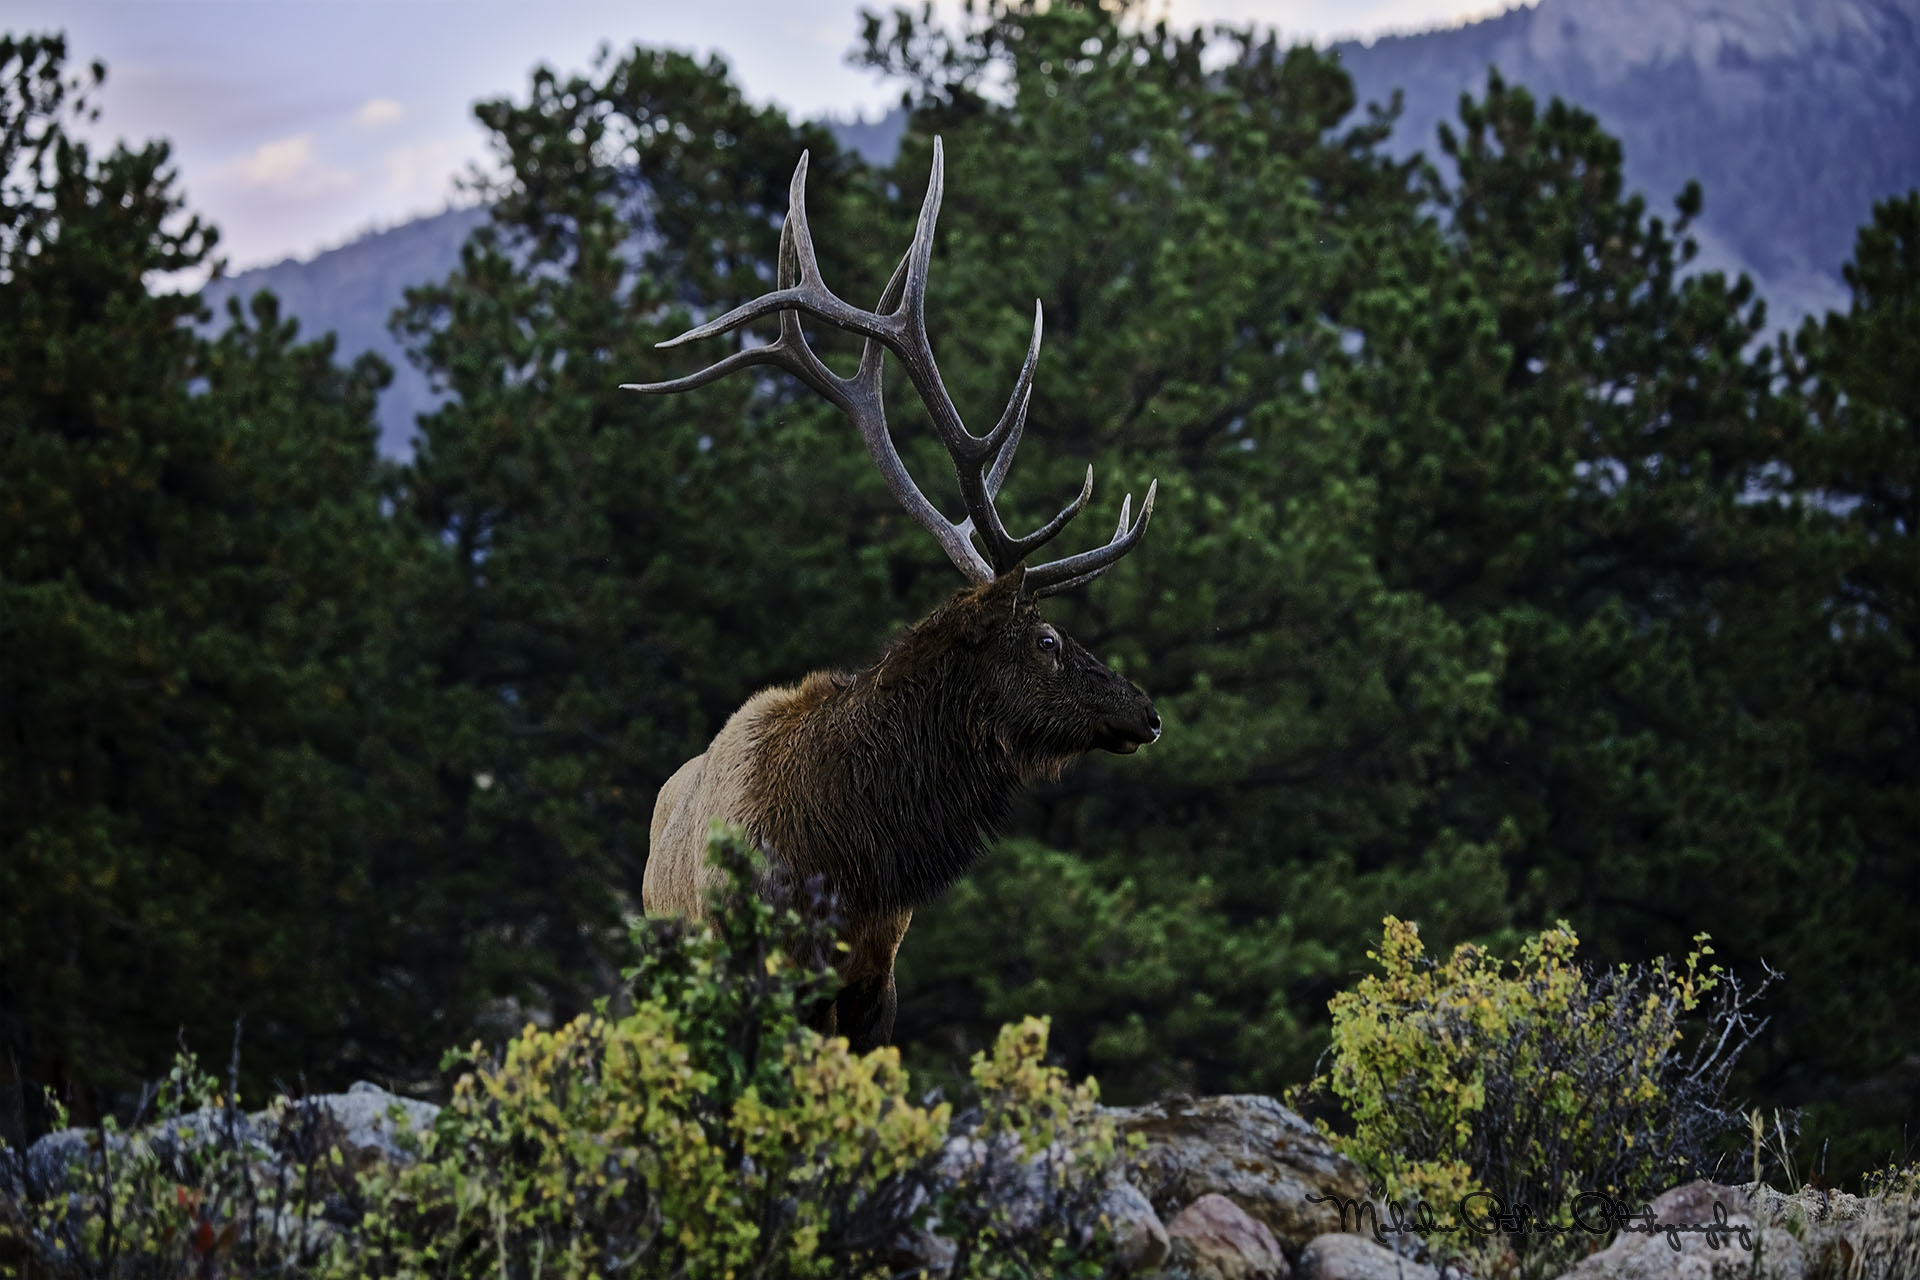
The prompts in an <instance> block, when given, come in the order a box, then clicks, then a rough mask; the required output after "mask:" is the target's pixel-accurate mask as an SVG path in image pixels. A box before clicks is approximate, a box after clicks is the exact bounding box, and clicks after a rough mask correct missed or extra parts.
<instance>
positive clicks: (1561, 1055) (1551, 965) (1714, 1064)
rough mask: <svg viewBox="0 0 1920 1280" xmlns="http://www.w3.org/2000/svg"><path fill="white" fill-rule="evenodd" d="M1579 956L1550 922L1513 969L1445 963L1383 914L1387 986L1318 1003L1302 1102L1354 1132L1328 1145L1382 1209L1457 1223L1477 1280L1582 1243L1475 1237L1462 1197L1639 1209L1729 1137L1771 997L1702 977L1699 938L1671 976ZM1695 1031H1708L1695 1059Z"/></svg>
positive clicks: (1376, 981) (1561, 1256) (1475, 1209)
mask: <svg viewBox="0 0 1920 1280" xmlns="http://www.w3.org/2000/svg"><path fill="white" fill-rule="evenodd" d="M1578 946H1579V939H1578V938H1577V937H1575V935H1574V933H1573V931H1572V930H1571V929H1569V928H1567V927H1566V926H1565V925H1564V924H1562V925H1561V926H1560V927H1559V928H1556V929H1550V930H1548V931H1546V932H1544V933H1541V934H1539V935H1538V936H1536V937H1533V938H1530V939H1528V940H1527V941H1526V942H1525V943H1523V945H1522V946H1521V948H1520V954H1519V957H1518V959H1517V960H1515V961H1513V962H1512V963H1511V964H1508V963H1505V962H1502V961H1501V960H1499V959H1498V958H1496V957H1494V956H1492V955H1490V954H1489V953H1488V952H1487V951H1485V950H1484V949H1482V948H1480V947H1477V946H1471V945H1468V946H1461V947H1459V948H1457V949H1455V951H1454V953H1453V955H1452V957H1451V958H1450V959H1449V960H1447V961H1446V962H1445V963H1444V964H1442V963H1436V962H1435V961H1433V960H1431V959H1429V958H1428V957H1427V956H1426V954H1425V951H1424V948H1423V947H1422V945H1421V942H1420V934H1419V929H1418V927H1417V926H1416V925H1413V924H1410V923H1408V922H1406V921H1402V920H1398V919H1395V918H1393V917H1391V916H1389V917H1387V919H1386V922H1385V935H1384V938H1383V940H1382V943H1381V947H1380V949H1379V950H1378V951H1377V952H1370V953H1369V956H1370V957H1371V958H1373V959H1374V960H1376V961H1377V962H1378V963H1379V965H1380V969H1381V972H1380V973H1379V974H1377V975H1368V976H1367V977H1365V978H1363V979H1362V980H1361V981H1360V982H1359V984H1358V985H1356V986H1355V987H1354V988H1353V989H1351V990H1349V991H1345V992H1342V993H1341V994H1340V995H1338V996H1336V997H1334V999H1333V1000H1332V1001H1331V1002H1330V1004H1329V1008H1330V1009H1331V1010H1332V1013H1333V1045H1332V1048H1331V1050H1330V1062H1329V1064H1328V1067H1327V1069H1326V1070H1325V1071H1324V1072H1323V1073H1322V1074H1321V1075H1320V1076H1319V1077H1318V1078H1317V1079H1316V1080H1315V1081H1314V1082H1313V1086H1312V1088H1313V1089H1314V1090H1315V1091H1318V1092H1319V1093H1320V1094H1321V1096H1323V1097H1324V1096H1325V1095H1328V1094H1330V1095H1331V1096H1332V1098H1333V1099H1335V1100H1337V1102H1338V1104H1339V1105H1340V1107H1341V1109H1342V1110H1343V1111H1344V1112H1345V1114H1346V1116H1347V1118H1348V1119H1349V1120H1350V1121H1351V1123H1352V1132H1351V1134H1349V1135H1347V1136H1345V1137H1343V1138H1340V1139H1339V1141H1340V1143H1341V1145H1342V1147H1343V1148H1344V1149H1345V1150H1346V1152H1347V1153H1348V1154H1349V1155H1350V1156H1352V1157H1353V1159H1354V1160H1355V1161H1356V1162H1357V1163H1358V1164H1359V1165H1360V1166H1361V1167H1362V1168H1363V1169H1364V1170H1365V1171H1366V1172H1367V1174H1368V1175H1369V1177H1370V1178H1372V1179H1373V1181H1374V1183H1375V1185H1376V1186H1377V1187H1378V1188H1379V1189H1380V1191H1381V1192H1382V1193H1384V1195H1385V1196H1386V1197H1387V1198H1388V1200H1389V1201H1391V1202H1393V1203H1395V1204H1398V1205H1401V1206H1403V1207H1404V1208H1406V1209H1407V1210H1409V1211H1413V1212H1417V1211H1420V1210H1422V1209H1424V1210H1426V1211H1428V1212H1431V1213H1432V1215H1433V1216H1434V1217H1435V1218H1436V1219H1440V1220H1443V1221H1453V1222H1461V1223H1465V1224H1466V1226H1467V1230H1466V1231H1464V1232H1460V1233H1456V1234H1455V1235H1453V1236H1452V1237H1451V1239H1452V1241H1453V1243H1454V1245H1455V1246H1457V1247H1460V1248H1461V1252H1462V1255H1463V1259H1462V1260H1464V1261H1467V1262H1468V1263H1469V1265H1470V1266H1471V1268H1472V1269H1473V1270H1474V1271H1475V1272H1477V1273H1481V1274H1486V1273H1487V1272H1489V1271H1492V1270H1496V1269H1498V1270H1502V1271H1513V1272H1517V1273H1518V1274H1520V1275H1541V1274H1556V1273H1557V1270H1558V1269H1563V1268H1564V1266H1565V1265H1566V1264H1568V1263H1570V1262H1571V1261H1572V1260H1573V1259H1574V1258H1575V1257H1577V1256H1578V1255H1579V1253H1580V1252H1582V1251H1583V1249H1584V1246H1585V1245H1586V1244H1587V1243H1588V1242H1589V1241H1588V1238H1587V1237H1585V1236H1584V1235H1583V1234H1582V1233H1581V1232H1578V1231H1574V1232H1570V1233H1567V1234H1565V1235H1560V1236H1556V1235H1554V1234H1551V1233H1548V1234H1538V1233H1528V1232H1515V1233H1511V1234H1508V1233H1505V1232H1497V1233H1495V1232H1488V1233H1480V1232H1476V1231H1475V1230H1473V1223H1474V1222H1476V1221H1477V1222H1480V1223H1482V1224H1484V1223H1486V1221H1487V1216H1486V1213H1485V1212H1484V1210H1485V1209H1486V1208H1487V1207H1489V1206H1490V1205H1491V1204H1492V1202H1491V1201H1490V1200H1486V1199H1475V1200H1472V1201H1469V1197H1477V1196H1480V1195H1481V1193H1486V1194H1488V1195H1491V1196H1497V1197H1499V1198H1500V1200H1501V1201H1503V1202H1504V1204H1505V1205H1506V1207H1507V1208H1508V1209H1509V1210H1511V1211H1516V1212H1517V1211H1518V1209H1519V1207H1520V1206H1523V1205H1524V1206H1526V1207H1527V1208H1528V1209H1529V1210H1531V1213H1532V1216H1533V1219H1534V1220H1535V1221H1536V1222H1538V1221H1541V1220H1547V1221H1551V1222H1555V1223H1561V1224H1565V1223H1568V1222H1571V1221H1573V1213H1574V1209H1575V1207H1576V1204H1577V1202H1578V1200H1579V1197H1581V1196H1583V1195H1587V1194H1595V1195H1603V1196H1607V1197H1611V1198H1615V1199H1619V1200H1624V1201H1626V1202H1628V1203H1630V1204H1633V1205H1635V1206H1638V1205H1640V1204H1644V1203H1645V1202H1646V1201H1647V1200H1649V1199H1651V1198H1652V1197H1653V1196H1654V1195H1657V1194H1658V1193H1659V1192H1661V1191H1663V1190H1665V1189H1666V1188H1668V1187H1670V1186H1673V1185H1675V1184H1676V1183H1680V1182H1684V1181H1687V1180H1689V1179H1691V1178H1693V1177H1696V1176H1700V1175H1701V1174H1702V1173H1704V1172H1706V1171H1707V1166H1708V1165H1709V1164H1710V1163H1711V1160H1712V1157H1713V1154H1714V1153H1715V1151H1716V1149H1717V1148H1719V1147H1720V1146H1721V1144H1722V1143H1723V1142H1724V1140H1725V1139H1727V1138H1728V1137H1729V1136H1730V1135H1733V1134H1736V1133H1738V1132H1740V1131H1741V1129H1742V1127H1743V1123H1742V1120H1741V1117H1740V1115H1739V1114H1738V1113H1737V1111H1735V1110H1732V1109H1730V1108H1729V1107H1728V1106H1727V1105H1726V1104H1725V1102H1724V1101H1723V1093H1724V1090H1725V1087H1726V1081H1727V1077H1728V1075H1729V1073H1730V1072H1731V1071H1732V1069H1733V1065H1734V1063H1735V1061H1736V1060H1737V1059H1738V1058H1739V1056H1740V1054H1741V1052H1742V1051H1743V1050H1744V1049H1745V1048H1746V1047H1747V1045H1748V1044H1749V1043H1750V1042H1751V1041H1752V1039H1753V1038H1754V1036H1755V1035H1757V1034H1758V1033H1759V1031H1760V1028H1761V1027H1762V1026H1764V1025H1765V1024H1764V1021H1761V1020H1758V1019H1756V1018H1755V1016H1754V1011H1753V1009H1754V1004H1755V1002H1756V1001H1757V1000H1758V999H1759V997H1760V995H1761V993H1762V992H1763V991H1764V990H1765V988H1766V986H1767V985H1768V983H1766V982H1763V983H1761V984H1760V985H1759V987H1758V988H1757V989H1755V990H1753V991H1747V990H1745V989H1743V987H1742V985H1741V984H1740V983H1739V982H1738V981H1737V980H1736V979H1735V978H1734V977H1733V976H1732V975H1730V974H1727V973H1725V972H1723V971H1722V969H1721V968H1720V966H1718V965H1713V964H1705V963H1704V962H1705V961H1706V959H1707V957H1709V956H1711V955H1712V954H1713V949H1712V947H1710V946H1709V945H1707V939H1706V938H1705V936H1704V935H1702V936H1700V937H1698V938H1696V939H1695V950H1694V951H1693V953H1692V954H1691V955H1689V956H1688V957H1687V959H1686V960H1685V962H1684V963H1683V964H1681V965H1679V966H1675V965H1672V964H1670V963H1669V962H1668V961H1667V960H1666V959H1665V958H1661V959H1657V960H1655V961H1654V962H1653V963H1652V964H1650V965H1645V966H1639V967H1633V966H1627V965H1622V966H1620V967H1618V968H1615V969H1610V970H1594V969H1588V968H1586V967H1583V966H1582V965H1581V964H1580V963H1579V962H1578V960H1577V958H1576V951H1577V949H1578ZM1769 980H1770V979H1769ZM1689 1019H1698V1020H1699V1021H1700V1022H1701V1023H1702V1025H1701V1028H1700V1032H1701V1033H1700V1034H1699V1035H1698V1036H1696V1037H1694V1038H1693V1039H1692V1042H1691V1044H1690V1045H1689V1044H1688V1043H1687V1040H1688V1037H1687V1034H1686V1032H1687V1029H1688V1028H1687V1025H1686V1024H1687V1022H1688V1020H1689ZM1509 1255H1511V1256H1509Z"/></svg>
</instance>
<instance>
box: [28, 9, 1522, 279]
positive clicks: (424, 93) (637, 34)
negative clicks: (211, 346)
mask: <svg viewBox="0 0 1920 1280" xmlns="http://www.w3.org/2000/svg"><path fill="white" fill-rule="evenodd" d="M916 2H917V0H916ZM1531 2H1532V0H1148V10H1147V11H1148V12H1149V13H1150V14H1152V15H1154V16H1159V15H1162V14H1164V15H1165V16H1167V17H1169V18H1170V19H1171V20H1172V21H1173V22H1174V23H1175V24H1177V25H1180V26H1183V27H1185V26H1193V25H1203V24H1211V23H1214V22H1222V21H1224V22H1231V23H1234V24H1236V25H1245V24H1249V23H1250V24H1254V25H1257V26H1261V27H1275V28H1277V29H1278V30H1279V31H1280V33H1281V34H1282V35H1283V36H1286V37H1290V38H1294V39H1299V40H1306V41H1312V42H1314V43H1325V42H1327V41H1329V40H1334V39H1343V38H1348V37H1356V36H1357V37H1361V38H1371V37H1373V36H1377V35H1380V34H1385V33H1389V32H1400V31H1410V30H1422V29H1427V28H1431V27H1436V26H1446V25H1454V24H1457V23H1460V22H1463V21H1470V20H1472V19H1475V18H1479V17H1484V16H1487V15H1488V14H1491V13H1497V12H1499V11H1500V10H1502V9H1505V8H1509V7H1512V6H1513V4H1515V3H1531ZM863 7H866V8H876V9H887V8H891V7H892V5H891V3H883V2H880V0H867V3H866V4H864V5H863V4H862V3H861V0H784V2H782V0H692V2H689V0H677V2H676V3H654V2H652V0H627V2H626V3H609V2H607V0H540V2H538V3H528V2H526V0H521V2H519V3H506V2H505V0H0V29H5V30H10V31H14V32H25V31H45V30H64V31H65V32H66V33H67V45H68V58H69V62H70V65H72V66H76V67H78V66H84V65H85V64H86V63H87V62H88V61H91V60H93V59H96V58H97V59H100V60H101V61H103V62H105V63H106V64H107V85H106V89H105V91H104V93H102V94H101V96H100V105H101V107H102V114H101V121H100V126H99V128H100V129H101V130H102V131H104V133H105V134H106V135H107V136H108V137H110V138H126V139H128V140H131V141H135V142H139V141H144V140H145V139H148V138H151V137H165V138H167V139H169V140H170V141H171V142H172V144H173V147H174V158H175V162H176V164H177V166H178V169H179V172H180V177H181V182H182V185H183V187H184V188H185V191H186V194H187V197H188V201H189V205H190V207H191V208H192V209H193V210H194V211H196V212H198V213H200V214H201V215H202V216H203V217H205V218H208V219H209V220H211V221H212V222H213V223H214V224H215V225H217V226H218V227H219V228H220V231H221V248H220V251H221V253H223V254H224V255H225V256H226V258H227V259H228V262H229V265H230V267H231V269H233V270H245V269H246V268H248V267H254V266H260V265H264V264H266V263H269V262H276V261H279V260H281V259H283V258H287V257H301V258H305V257H310V256H312V255H313V254H314V253H317V252H320V251H321V250H324V249H327V248H331V247H334V246H336V245H339V244H343V243H345V242H346V241H348V240H351V239H353V238H354V237H355V236H357V235H360V234H362V233H364V232H366V231H369V230H373V229H376V228H380V227H386V226H392V225H395V224H397V223H400V222H404V221H406V220H408V219H409V218H412V217H416V216H418V215H420V214H423V213H432V212H437V211H439V210H440V209H443V208H445V207H446V206H447V204H448V203H449V201H450V200H455V199H457V193H456V190H455V184H454V179H455V176H456V175H458V174H460V173H464V172H466V171H467V170H468V169H469V168H470V167H471V166H472V165H473V164H475V163H480V162H484V160H485V158H486V154H487V149H486V139H485V135H484V132H483V131H482V130H481V128H480V126H479V125H478V124H476V123H475V122H474V120H473V115H472V110H471V107H472V104H473V103H474V102H475V101H478V100H481V99H484V98H489V97H497V96H501V95H509V96H517V95H524V93H525V92H526V84H527V79H528V73H529V71H530V70H531V69H532V68H533V67H534V66H535V65H536V64H539V63H543V62H544V63H546V64H548V65H550V66H553V67H554V68H556V69H558V70H561V71H573V70H585V69H587V68H588V67H589V65H590V64H591V61H592V58H593V54H594V51H595V49H596V48H597V47H598V46H599V45H600V43H601V42H602V41H608V42H611V43H613V44H614V45H615V46H616V47H624V46H626V45H630V44H633V43H642V44H648V45H657V46H667V47H672V48H678V49H685V50H691V51H694V52H697V53H700V54H702V55H706V54H709V53H715V52H718V53H721V54H723V55H724V56H725V58H726V60H727V61H728V63H729V64H730V65H731V67H732V68H733V71H734V74H735V76H736V78H737V79H738V81H739V83H740V84H741V85H742V87H743V88H744V90H745V92H746V93H747V95H748V97H750V98H752V99H754V100H755V101H760V102H774V103H778V104H779V105H781V106H782V107H785V108H786V109H787V110H788V111H789V112H790V113H793V114H797V115H800V116H804V117H820V116H825V115H829V114H831V115H835V116H838V117H841V118H848V117H852V116H855V115H864V116H866V117H867V118H872V117H874V116H877V115H879V114H880V113H882V112H884V111H885V110H886V109H887V108H888V107H889V106H891V105H892V104H893V103H894V102H896V101H897V100H898V97H899V86H897V85H889V84H887V83H886V82H884V81H881V80H878V79H876V78H874V77H873V76H871V75H870V74H869V73H866V72H863V71H860V70H857V69H855V68H853V67H850V66H848V65H847V64H846V55H847V51H848V50H849V49H850V48H852V47H853V45H854V43H855V40H856V37H857V35H858V32H859V28H860V18H859V13H860V10H861V9H862V8H863ZM936 9H937V10H938V11H940V12H943V13H946V14H948V15H952V14H955V13H957V12H958V9H959V5H958V3H957V0H937V3H936Z"/></svg>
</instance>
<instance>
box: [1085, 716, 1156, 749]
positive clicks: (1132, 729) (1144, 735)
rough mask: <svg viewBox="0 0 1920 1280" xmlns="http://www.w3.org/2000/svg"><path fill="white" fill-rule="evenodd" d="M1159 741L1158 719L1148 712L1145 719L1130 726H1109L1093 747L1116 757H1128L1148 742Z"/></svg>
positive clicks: (1118, 724) (1117, 724) (1119, 724)
mask: <svg viewBox="0 0 1920 1280" xmlns="http://www.w3.org/2000/svg"><path fill="white" fill-rule="evenodd" d="M1158 741H1160V717H1159V715H1158V714H1157V713H1155V712H1153V711H1149V712H1147V714H1146V717H1145V718H1144V719H1142V720H1140V721H1138V722H1135V723H1132V724H1121V723H1115V724H1109V725H1107V726H1106V731H1105V732H1104V733H1103V734H1102V735H1101V738H1100V741H1099V742H1098V743H1096V744H1095V745H1096V746H1098V747H1099V749H1100V750H1102V751H1111V752H1113V754H1115V755H1117V756H1130V755H1132V754H1133V753H1134V752H1136V751H1138V750H1139V749H1140V748H1142V747H1144V746H1146V745H1147V744H1148V743H1150V742H1158Z"/></svg>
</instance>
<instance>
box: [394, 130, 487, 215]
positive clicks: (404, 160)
mask: <svg viewBox="0 0 1920 1280" xmlns="http://www.w3.org/2000/svg"><path fill="white" fill-rule="evenodd" d="M471 153H472V147H471V146H463V145H462V140H461V139H456V138H429V139H426V140H425V141H422V142H415V143H406V144H403V145H401V146H397V147H390V148H388V149H387V153H386V155H385V156H383V157H382V159H381V171H382V176H383V177H384V178H385V180H386V186H385V189H386V191H387V192H388V193H389V194H390V195H391V196H392V197H393V198H395V199H396V200H397V201H399V202H401V203H404V204H407V205H409V206H411V207H424V206H426V205H431V204H435V203H438V202H442V201H445V200H446V199H447V198H448V197H450V196H451V195H452V194H453V180H454V176H455V175H456V174H457V173H459V172H460V170H461V167H462V162H463V161H466V160H470V159H473V158H474V157H473V156H472V154H471Z"/></svg>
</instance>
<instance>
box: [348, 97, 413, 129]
mask: <svg viewBox="0 0 1920 1280" xmlns="http://www.w3.org/2000/svg"><path fill="white" fill-rule="evenodd" d="M406 113H407V112H406V108H404V107H402V106H401V105H400V104H399V103H397V102H395V101H394V100H393V99H392V98H368V99H367V100H366V101H365V102H363V103H361V104H360V110H359V111H357V112H355V113H354V117H353V118H354V119H355V120H358V121H359V122H360V123H361V124H363V125H366V126H367V127H368V128H375V127H377V126H379V125H383V124H392V123H393V122H394V121H396V120H398V119H399V118H400V117H401V116H403V115H405V114H406Z"/></svg>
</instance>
